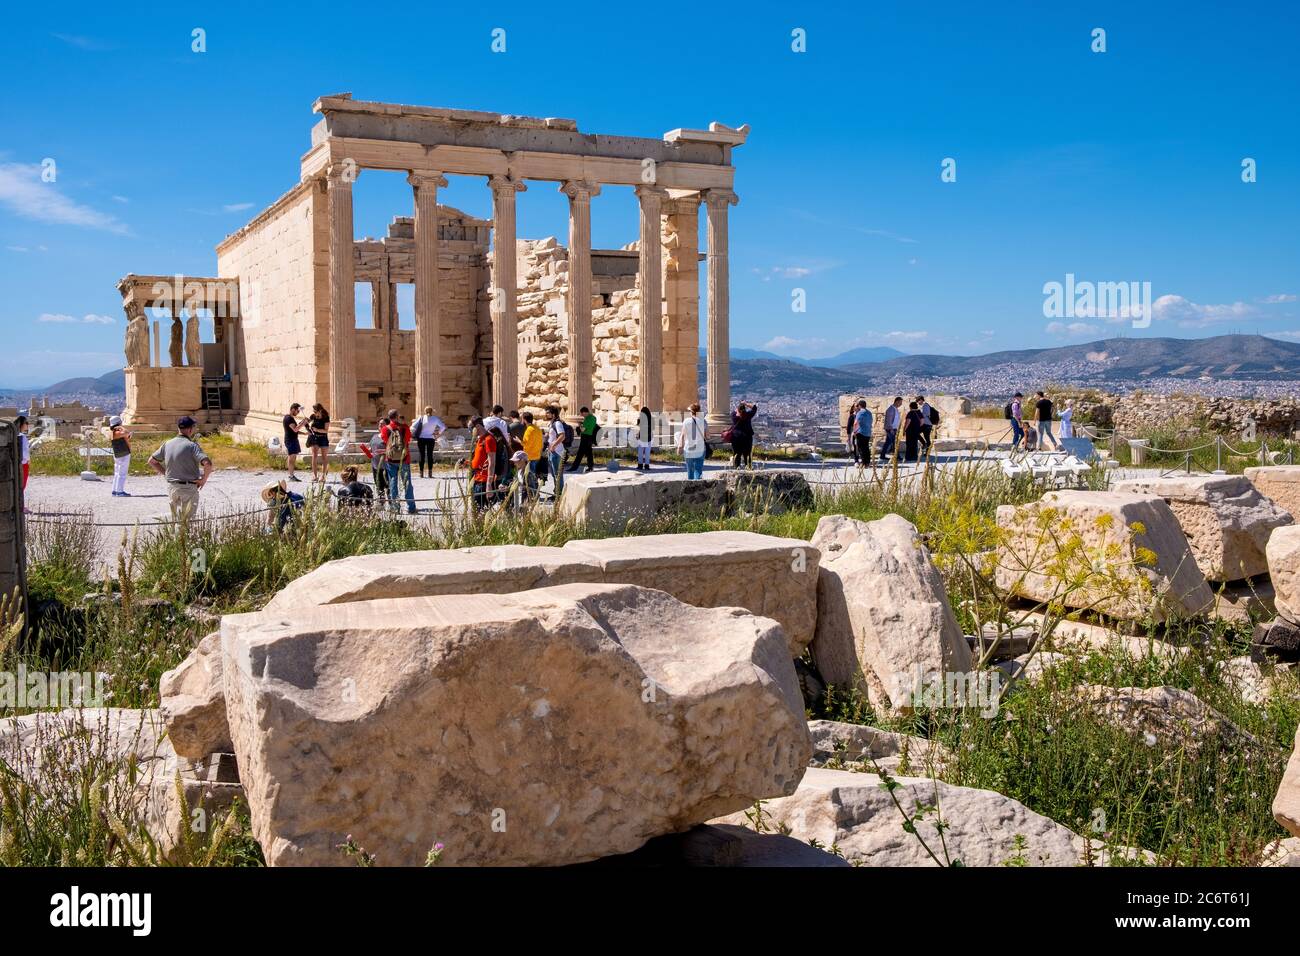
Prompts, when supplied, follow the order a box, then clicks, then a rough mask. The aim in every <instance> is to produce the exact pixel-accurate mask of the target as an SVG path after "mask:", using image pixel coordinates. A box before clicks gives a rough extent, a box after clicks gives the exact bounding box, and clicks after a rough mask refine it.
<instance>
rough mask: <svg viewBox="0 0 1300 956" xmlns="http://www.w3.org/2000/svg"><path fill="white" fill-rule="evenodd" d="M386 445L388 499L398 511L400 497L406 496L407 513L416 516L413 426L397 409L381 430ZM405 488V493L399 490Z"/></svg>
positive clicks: (381, 436) (392, 411)
mask: <svg viewBox="0 0 1300 956" xmlns="http://www.w3.org/2000/svg"><path fill="white" fill-rule="evenodd" d="M379 437H380V439H381V440H382V441H383V443H384V464H385V465H386V466H387V469H388V497H389V500H391V501H392V502H393V510H394V511H396V510H397V499H398V496H399V495H405V496H406V513H407V514H410V515H413V514H415V487H414V485H412V483H411V426H410V425H408V424H407V423H406V420H405V419H404V418H403V417H402V413H401V412H399V411H398V410H397V409H395V408H394V409H390V410H389V412H388V423H387V424H386V425H384V427H383V428H381V429H379ZM399 487H400V488H404V489H405V490H404V491H399V490H398V489H399Z"/></svg>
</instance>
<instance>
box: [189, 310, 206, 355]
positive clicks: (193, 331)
mask: <svg viewBox="0 0 1300 956" xmlns="http://www.w3.org/2000/svg"><path fill="white" fill-rule="evenodd" d="M185 364H186V365H188V366H190V367H191V368H196V367H197V366H200V365H202V364H203V346H201V345H200V344H199V317H198V316H197V315H195V314H194V313H193V312H191V313H190V314H189V318H187V319H186V320H185Z"/></svg>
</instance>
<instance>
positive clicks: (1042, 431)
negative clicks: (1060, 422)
mask: <svg viewBox="0 0 1300 956" xmlns="http://www.w3.org/2000/svg"><path fill="white" fill-rule="evenodd" d="M1044 438H1050V439H1051V440H1052V447H1053V448H1060V447H1061V443H1060V442H1059V441H1057V440H1056V436H1055V435H1053V434H1052V423H1051V422H1039V423H1038V447H1039V448H1042V447H1043V439H1044Z"/></svg>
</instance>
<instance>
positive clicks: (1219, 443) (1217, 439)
mask: <svg viewBox="0 0 1300 956" xmlns="http://www.w3.org/2000/svg"><path fill="white" fill-rule="evenodd" d="M1214 470H1215V471H1223V436H1222V435H1215V436H1214Z"/></svg>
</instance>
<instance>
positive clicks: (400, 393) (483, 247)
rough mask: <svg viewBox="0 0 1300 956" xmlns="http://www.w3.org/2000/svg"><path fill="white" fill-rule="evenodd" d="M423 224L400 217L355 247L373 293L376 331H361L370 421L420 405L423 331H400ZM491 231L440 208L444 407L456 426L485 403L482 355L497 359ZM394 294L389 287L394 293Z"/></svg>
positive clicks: (359, 272)
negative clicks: (418, 346) (418, 227)
mask: <svg viewBox="0 0 1300 956" xmlns="http://www.w3.org/2000/svg"><path fill="white" fill-rule="evenodd" d="M414 230H415V224H414V221H413V220H412V219H410V218H408V217H398V218H396V219H394V220H393V222H392V223H391V224H390V225H389V227H388V235H387V236H386V237H385V238H384V239H382V240H377V239H365V240H361V241H358V242H357V243H355V245H354V250H355V270H354V274H355V279H356V281H357V282H358V283H363V282H369V283H371V286H372V290H373V291H372V296H371V310H370V311H371V315H372V316H373V317H374V319H375V328H373V329H358V330H357V333H356V335H357V341H356V356H357V358H356V365H357V408H358V414H359V415H360V417H361V418H362V419H363V421H364V422H369V421H370V420H371V419H373V418H375V417H377V416H378V415H379V414H381V413H382V412H384V411H385V410H387V409H389V408H400V409H403V410H404V411H405V412H406V413H407V414H408V415H410V416H414V415H417V414H419V413H420V412H421V411H423V409H416V408H415V406H414V394H415V332H414V331H413V330H410V329H407V330H402V329H399V328H398V324H399V322H398V315H397V306H396V289H395V286H396V284H399V283H413V282H414V281H415V231H414ZM488 236H489V224H488V223H487V222H485V221H483V220H480V219H474V218H473V217H471V216H468V215H466V214H465V213H463V212H461V211H460V210H458V209H453V208H452V207H450V206H439V207H438V322H439V327H440V329H441V340H442V350H441V354H442V366H441V368H442V407H441V408H440V409H439V414H440V415H442V416H443V417H444V418H445V419H447V420H448V421H449V422H453V423H454V421H455V420H456V419H457V418H458V417H459V416H461V415H472V414H474V413H476V411H477V410H479V409H480V407H481V405H482V402H483V375H482V366H481V364H480V362H479V357H480V356H490V355H491V354H492V331H491V322H490V319H489V317H488V315H487V308H488V300H487V286H488V258H487V246H488ZM386 287H387V288H386Z"/></svg>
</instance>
